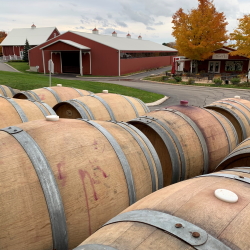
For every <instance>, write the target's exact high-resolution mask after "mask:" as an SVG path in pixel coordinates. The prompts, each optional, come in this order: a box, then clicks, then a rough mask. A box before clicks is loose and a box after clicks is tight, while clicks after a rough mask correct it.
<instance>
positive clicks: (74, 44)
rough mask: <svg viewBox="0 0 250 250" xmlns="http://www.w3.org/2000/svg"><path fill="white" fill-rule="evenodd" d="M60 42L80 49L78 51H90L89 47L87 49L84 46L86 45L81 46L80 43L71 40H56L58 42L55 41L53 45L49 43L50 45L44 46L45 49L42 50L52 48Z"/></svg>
mask: <svg viewBox="0 0 250 250" xmlns="http://www.w3.org/2000/svg"><path fill="white" fill-rule="evenodd" d="M58 42H62V43H65V44H68V45H71V46H73V47H75V48H78V49H86V50H90V48H89V47H86V46H84V45H81V44H79V43H76V42H73V41H70V40H63V39H60V40H56V41H54V42H52V43H49V44H47V45H46V46H44V47H42V48H40V49H44V48H46V47H49V46H51V45H52V44H55V43H58Z"/></svg>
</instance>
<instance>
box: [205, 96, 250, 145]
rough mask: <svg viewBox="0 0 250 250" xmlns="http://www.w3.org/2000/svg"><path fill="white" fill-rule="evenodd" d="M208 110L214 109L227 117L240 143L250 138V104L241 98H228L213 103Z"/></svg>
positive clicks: (207, 107) (208, 106)
mask: <svg viewBox="0 0 250 250" xmlns="http://www.w3.org/2000/svg"><path fill="white" fill-rule="evenodd" d="M205 108H206V109H212V110H215V111H216V112H219V113H221V114H222V115H224V116H225V117H227V118H228V119H229V120H230V121H231V123H232V124H233V125H234V127H235V129H236V131H237V134H238V138H239V142H242V141H243V140H245V139H246V138H247V137H249V136H250V102H249V101H247V100H244V99H240V98H227V99H222V100H219V101H216V102H213V103H211V104H209V105H207V106H205Z"/></svg>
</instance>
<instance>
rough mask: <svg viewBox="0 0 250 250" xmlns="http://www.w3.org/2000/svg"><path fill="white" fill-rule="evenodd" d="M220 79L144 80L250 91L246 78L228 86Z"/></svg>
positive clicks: (160, 77)
mask: <svg viewBox="0 0 250 250" xmlns="http://www.w3.org/2000/svg"><path fill="white" fill-rule="evenodd" d="M217 79H220V77H215V78H214V79H213V80H209V81H208V80H207V79H195V78H191V77H186V76H176V77H172V76H168V77H167V76H166V75H158V76H149V77H146V78H144V80H148V81H155V82H160V83H172V84H182V85H193V86H207V87H222V88H239V89H248V88H250V82H247V79H246V78H243V79H241V82H239V83H236V82H235V84H232V82H231V81H228V84H225V81H222V80H221V81H219V80H217Z"/></svg>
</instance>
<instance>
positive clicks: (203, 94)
mask: <svg viewBox="0 0 250 250" xmlns="http://www.w3.org/2000/svg"><path fill="white" fill-rule="evenodd" d="M167 69H170V67H166V68H162V69H158V70H153V71H148V72H144V73H140V74H136V75H133V76H128V77H105V78H93V77H88V78H85V77H84V78H79V77H75V76H72V75H68V76H67V75H58V76H56V77H59V78H67V79H72V80H73V79H74V80H88V81H99V82H107V83H113V84H119V85H123V86H129V87H133V88H137V89H141V90H146V91H150V92H154V93H158V94H163V95H165V96H168V97H169V99H168V100H167V101H165V102H164V103H162V104H161V105H159V106H153V107H150V110H154V109H156V108H162V107H166V106H170V105H177V104H179V102H180V100H188V101H189V105H195V106H200V107H203V106H205V105H208V104H210V103H212V102H214V101H217V100H220V99H223V98H229V97H234V96H235V95H239V96H241V98H243V99H247V100H250V90H242V89H226V88H216V87H198V86H187V85H176V84H165V83H156V82H148V81H142V80H140V79H141V78H143V77H145V76H147V75H151V74H159V73H162V72H164V71H166V70H167Z"/></svg>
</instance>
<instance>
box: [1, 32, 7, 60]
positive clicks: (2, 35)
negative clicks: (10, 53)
mask: <svg viewBox="0 0 250 250" xmlns="http://www.w3.org/2000/svg"><path fill="white" fill-rule="evenodd" d="M6 36H7V33H6V32H5V31H0V43H1V42H2V41H3V40H4V38H5V37H6ZM2 55H3V51H2V46H0V56H2Z"/></svg>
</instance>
